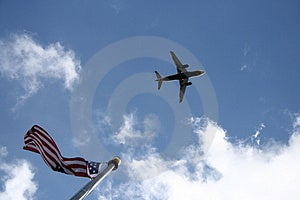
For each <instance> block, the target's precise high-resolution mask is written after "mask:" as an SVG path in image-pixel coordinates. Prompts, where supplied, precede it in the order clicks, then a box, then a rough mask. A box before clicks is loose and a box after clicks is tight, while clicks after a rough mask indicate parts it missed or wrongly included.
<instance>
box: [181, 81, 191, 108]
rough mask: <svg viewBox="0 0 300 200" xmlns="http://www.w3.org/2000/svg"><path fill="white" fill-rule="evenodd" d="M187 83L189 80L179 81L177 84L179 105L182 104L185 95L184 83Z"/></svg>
mask: <svg viewBox="0 0 300 200" xmlns="http://www.w3.org/2000/svg"><path fill="white" fill-rule="evenodd" d="M188 81H189V79H188V78H187V79H181V80H179V84H180V91H179V103H180V102H182V100H183V96H184V93H185V89H186V83H187V82H188Z"/></svg>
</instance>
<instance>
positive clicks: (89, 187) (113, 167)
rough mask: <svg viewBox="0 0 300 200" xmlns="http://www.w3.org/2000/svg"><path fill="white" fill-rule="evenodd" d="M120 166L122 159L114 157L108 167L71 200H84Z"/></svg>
mask: <svg viewBox="0 0 300 200" xmlns="http://www.w3.org/2000/svg"><path fill="white" fill-rule="evenodd" d="M120 164H121V159H120V158H119V157H114V158H113V159H112V160H110V161H109V162H108V165H107V167H106V168H105V169H104V170H103V171H102V172H100V173H99V174H98V175H97V176H96V177H95V178H93V179H92V180H91V181H90V182H88V183H87V184H86V185H85V186H83V188H81V190H79V191H78V192H77V193H76V194H75V195H74V196H73V197H72V198H71V199H70V200H81V199H84V198H85V197H86V196H87V195H88V194H89V193H90V192H91V191H93V189H95V187H96V186H97V185H98V184H99V183H100V182H101V181H102V180H103V179H104V178H105V177H106V176H107V175H108V174H109V173H110V172H111V171H113V170H116V169H118V167H119V165H120Z"/></svg>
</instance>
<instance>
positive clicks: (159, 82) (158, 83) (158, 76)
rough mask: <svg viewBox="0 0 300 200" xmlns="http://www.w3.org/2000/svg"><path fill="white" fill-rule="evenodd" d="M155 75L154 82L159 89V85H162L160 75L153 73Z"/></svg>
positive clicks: (156, 72)
mask: <svg viewBox="0 0 300 200" xmlns="http://www.w3.org/2000/svg"><path fill="white" fill-rule="evenodd" d="M155 75H156V78H157V79H156V80H155V81H157V88H158V89H160V88H161V85H162V80H161V78H162V77H161V75H160V74H159V73H158V71H155Z"/></svg>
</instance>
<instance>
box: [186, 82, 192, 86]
mask: <svg viewBox="0 0 300 200" xmlns="http://www.w3.org/2000/svg"><path fill="white" fill-rule="evenodd" d="M192 84H193V83H192V82H187V83H186V84H185V85H186V86H189V85H192Z"/></svg>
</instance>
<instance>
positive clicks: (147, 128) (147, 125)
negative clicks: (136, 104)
mask: <svg viewBox="0 0 300 200" xmlns="http://www.w3.org/2000/svg"><path fill="white" fill-rule="evenodd" d="M158 129H159V120H158V118H157V116H155V115H154V114H150V115H147V116H145V118H144V120H143V122H139V121H138V120H137V119H136V117H135V113H131V114H129V115H124V116H123V124H122V126H121V127H120V129H119V131H118V132H116V133H115V134H114V135H113V136H112V139H113V141H114V142H115V143H117V144H126V145H131V146H132V145H138V144H139V142H141V141H146V142H151V140H152V139H153V138H154V137H155V135H156V132H157V130H158Z"/></svg>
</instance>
